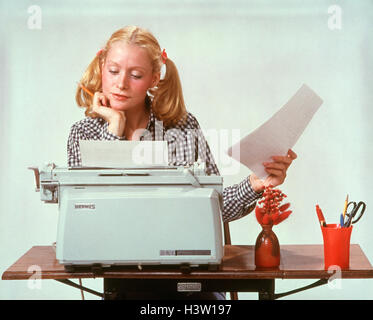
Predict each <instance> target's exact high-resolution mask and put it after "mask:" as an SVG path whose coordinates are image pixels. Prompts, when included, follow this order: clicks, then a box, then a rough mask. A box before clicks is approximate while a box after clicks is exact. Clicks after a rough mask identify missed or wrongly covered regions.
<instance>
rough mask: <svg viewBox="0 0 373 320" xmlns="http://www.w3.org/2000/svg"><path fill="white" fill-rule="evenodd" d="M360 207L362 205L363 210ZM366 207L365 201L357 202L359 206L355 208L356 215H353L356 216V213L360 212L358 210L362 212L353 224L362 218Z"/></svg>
mask: <svg viewBox="0 0 373 320" xmlns="http://www.w3.org/2000/svg"><path fill="white" fill-rule="evenodd" d="M360 207H361V210H359V209H360ZM365 209H366V204H365V203H364V202H362V201H360V202H359V203H358V204H357V206H356V207H355V209H354V215H353V217H355V215H356V214H357V213H358V211H360V214H359V216H358V217H357V218H356V219H355V220H353V221H352V224H354V223H356V222H358V221H359V220H360V218H361V217H362V216H363V214H364V211H365Z"/></svg>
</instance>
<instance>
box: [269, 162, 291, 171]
mask: <svg viewBox="0 0 373 320" xmlns="http://www.w3.org/2000/svg"><path fill="white" fill-rule="evenodd" d="M263 166H264V167H265V168H268V169H279V170H286V169H287V168H288V166H287V164H284V163H282V162H264V163H263Z"/></svg>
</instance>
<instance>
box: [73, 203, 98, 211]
mask: <svg viewBox="0 0 373 320" xmlns="http://www.w3.org/2000/svg"><path fill="white" fill-rule="evenodd" d="M75 209H90V210H95V209H96V206H95V204H94V203H76V204H75Z"/></svg>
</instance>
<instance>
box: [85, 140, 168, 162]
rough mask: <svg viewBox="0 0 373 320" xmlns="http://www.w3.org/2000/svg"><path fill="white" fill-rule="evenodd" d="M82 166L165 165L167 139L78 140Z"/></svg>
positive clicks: (166, 159) (166, 160)
mask: <svg viewBox="0 0 373 320" xmlns="http://www.w3.org/2000/svg"><path fill="white" fill-rule="evenodd" d="M79 145H80V154H81V159H82V166H83V167H107V168H126V167H131V168H132V167H146V166H167V165H168V147H167V141H99V140H80V141H79Z"/></svg>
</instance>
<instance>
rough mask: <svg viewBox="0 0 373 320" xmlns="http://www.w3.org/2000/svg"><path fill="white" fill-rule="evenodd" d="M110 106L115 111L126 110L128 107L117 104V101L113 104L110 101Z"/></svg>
mask: <svg viewBox="0 0 373 320" xmlns="http://www.w3.org/2000/svg"><path fill="white" fill-rule="evenodd" d="M110 107H111V108H112V109H114V110H116V111H126V110H127V109H128V108H127V107H126V106H125V105H122V104H117V103H114V104H111V103H110Z"/></svg>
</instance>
